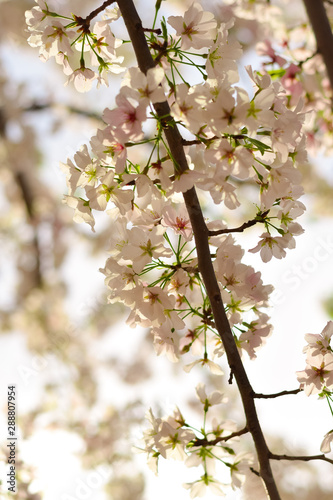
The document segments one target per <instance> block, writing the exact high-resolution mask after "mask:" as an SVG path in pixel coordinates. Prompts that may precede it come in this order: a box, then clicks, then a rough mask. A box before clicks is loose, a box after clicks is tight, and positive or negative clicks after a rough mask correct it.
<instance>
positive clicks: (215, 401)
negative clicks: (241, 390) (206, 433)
mask: <svg viewBox="0 0 333 500" xmlns="http://www.w3.org/2000/svg"><path fill="white" fill-rule="evenodd" d="M195 390H196V392H197V396H198V398H199V400H200V401H201V403H202V404H203V405H204V409H205V411H207V410H208V408H209V407H210V406H213V405H219V404H221V403H222V400H223V393H222V392H220V391H213V392H211V393H210V394H209V396H207V393H206V389H205V384H204V383H202V382H200V383H199V384H198V385H197V386H196V388H195Z"/></svg>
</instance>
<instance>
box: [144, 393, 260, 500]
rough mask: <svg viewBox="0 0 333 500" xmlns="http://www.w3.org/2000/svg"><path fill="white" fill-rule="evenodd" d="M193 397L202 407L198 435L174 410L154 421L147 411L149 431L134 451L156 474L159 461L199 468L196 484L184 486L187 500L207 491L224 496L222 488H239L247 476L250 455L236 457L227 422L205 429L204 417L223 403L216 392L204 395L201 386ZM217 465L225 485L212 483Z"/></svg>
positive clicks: (233, 435) (234, 433)
mask: <svg viewBox="0 0 333 500" xmlns="http://www.w3.org/2000/svg"><path fill="white" fill-rule="evenodd" d="M196 392H197V397H198V399H199V401H200V403H201V404H202V410H203V413H204V416H205V417H204V425H203V427H202V428H201V429H200V431H198V430H196V429H195V428H194V427H192V426H191V425H189V424H188V422H187V421H186V420H185V418H184V416H183V415H182V413H181V412H180V410H179V409H178V408H176V410H175V411H174V413H173V414H172V415H170V416H168V417H163V418H157V417H155V415H154V413H153V411H152V410H151V409H150V410H149V411H148V412H147V416H146V417H147V420H148V422H149V427H148V429H147V430H146V431H144V434H143V438H142V441H141V443H140V444H138V447H137V449H139V450H140V451H141V452H145V453H147V454H148V464H149V467H150V468H151V469H152V470H153V471H154V472H155V474H157V471H158V462H159V458H160V457H163V458H172V459H174V460H181V461H184V462H185V465H186V466H187V467H202V469H203V474H202V476H201V477H200V479H199V480H197V481H194V482H191V483H185V484H184V487H185V488H186V489H188V490H190V496H191V498H194V497H198V496H203V495H204V494H205V491H206V489H207V487H208V488H209V489H210V490H211V492H212V493H214V494H215V495H218V496H224V495H225V488H226V487H228V486H231V487H232V488H233V489H236V488H239V487H240V486H241V485H242V484H243V483H244V481H245V480H246V476H247V475H250V474H251V471H250V466H251V464H252V463H253V458H252V456H251V454H250V453H237V452H236V451H235V449H234V448H235V443H236V442H237V439H238V437H237V436H238V435H239V434H241V433H242V431H241V432H240V433H238V432H237V430H236V424H235V423H234V422H232V421H231V420H224V421H221V420H219V421H217V420H216V419H215V418H212V419H211V428H209V429H207V427H208V423H207V414H208V412H209V409H210V408H212V407H213V406H215V405H219V404H221V403H225V402H226V399H225V398H224V397H223V394H222V393H221V392H219V391H214V392H212V393H211V394H209V395H207V393H206V389H205V386H204V384H199V385H198V386H197V387H196ZM217 464H219V465H222V466H224V468H225V469H227V471H228V472H229V473H230V482H229V484H228V483H226V484H223V483H221V482H220V481H218V480H217V479H216V477H215V476H216V472H217V470H216V468H217Z"/></svg>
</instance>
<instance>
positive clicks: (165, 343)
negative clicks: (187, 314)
mask: <svg viewBox="0 0 333 500" xmlns="http://www.w3.org/2000/svg"><path fill="white" fill-rule="evenodd" d="M152 334H153V335H154V349H155V352H156V354H157V356H160V355H161V354H165V356H166V357H167V358H168V360H169V361H171V362H172V363H176V362H177V361H179V348H178V342H177V341H176V337H175V333H174V328H173V326H172V325H170V323H169V322H164V323H163V324H162V325H159V326H158V327H154V328H152Z"/></svg>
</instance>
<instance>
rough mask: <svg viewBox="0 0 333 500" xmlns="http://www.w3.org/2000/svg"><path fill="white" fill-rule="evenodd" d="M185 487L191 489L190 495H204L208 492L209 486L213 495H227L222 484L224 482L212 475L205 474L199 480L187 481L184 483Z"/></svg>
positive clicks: (192, 496) (193, 496)
mask: <svg viewBox="0 0 333 500" xmlns="http://www.w3.org/2000/svg"><path fill="white" fill-rule="evenodd" d="M183 486H184V488H186V489H187V490H190V497H191V498H196V497H203V496H204V495H205V494H206V490H207V487H208V488H209V490H210V491H211V493H212V494H213V495H218V496H225V493H224V491H223V490H222V488H221V486H223V483H220V481H217V480H216V479H213V478H212V477H211V476H208V475H207V474H204V475H203V476H201V478H200V479H199V480H198V481H194V482H193V483H185V484H183Z"/></svg>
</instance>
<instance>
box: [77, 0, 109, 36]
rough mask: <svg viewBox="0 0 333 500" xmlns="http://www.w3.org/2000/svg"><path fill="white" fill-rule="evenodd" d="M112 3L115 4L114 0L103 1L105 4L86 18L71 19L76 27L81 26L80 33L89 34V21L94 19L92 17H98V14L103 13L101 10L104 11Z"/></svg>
mask: <svg viewBox="0 0 333 500" xmlns="http://www.w3.org/2000/svg"><path fill="white" fill-rule="evenodd" d="M113 3H115V0H105V2H104V3H103V4H102V5H101V6H100V7H98V8H97V9H95V10H93V11H92V12H90V14H89V16H87V17H86V18H83V17H79V16H75V15H74V16H73V17H74V20H75V21H76V23H77V25H78V26H81V28H80V29H79V30H80V31H82V32H83V33H90V22H91V20H92V19H94V17H96V16H98V14H100V13H101V12H103V10H104V9H106V7H108V6H109V5H111V4H113Z"/></svg>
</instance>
